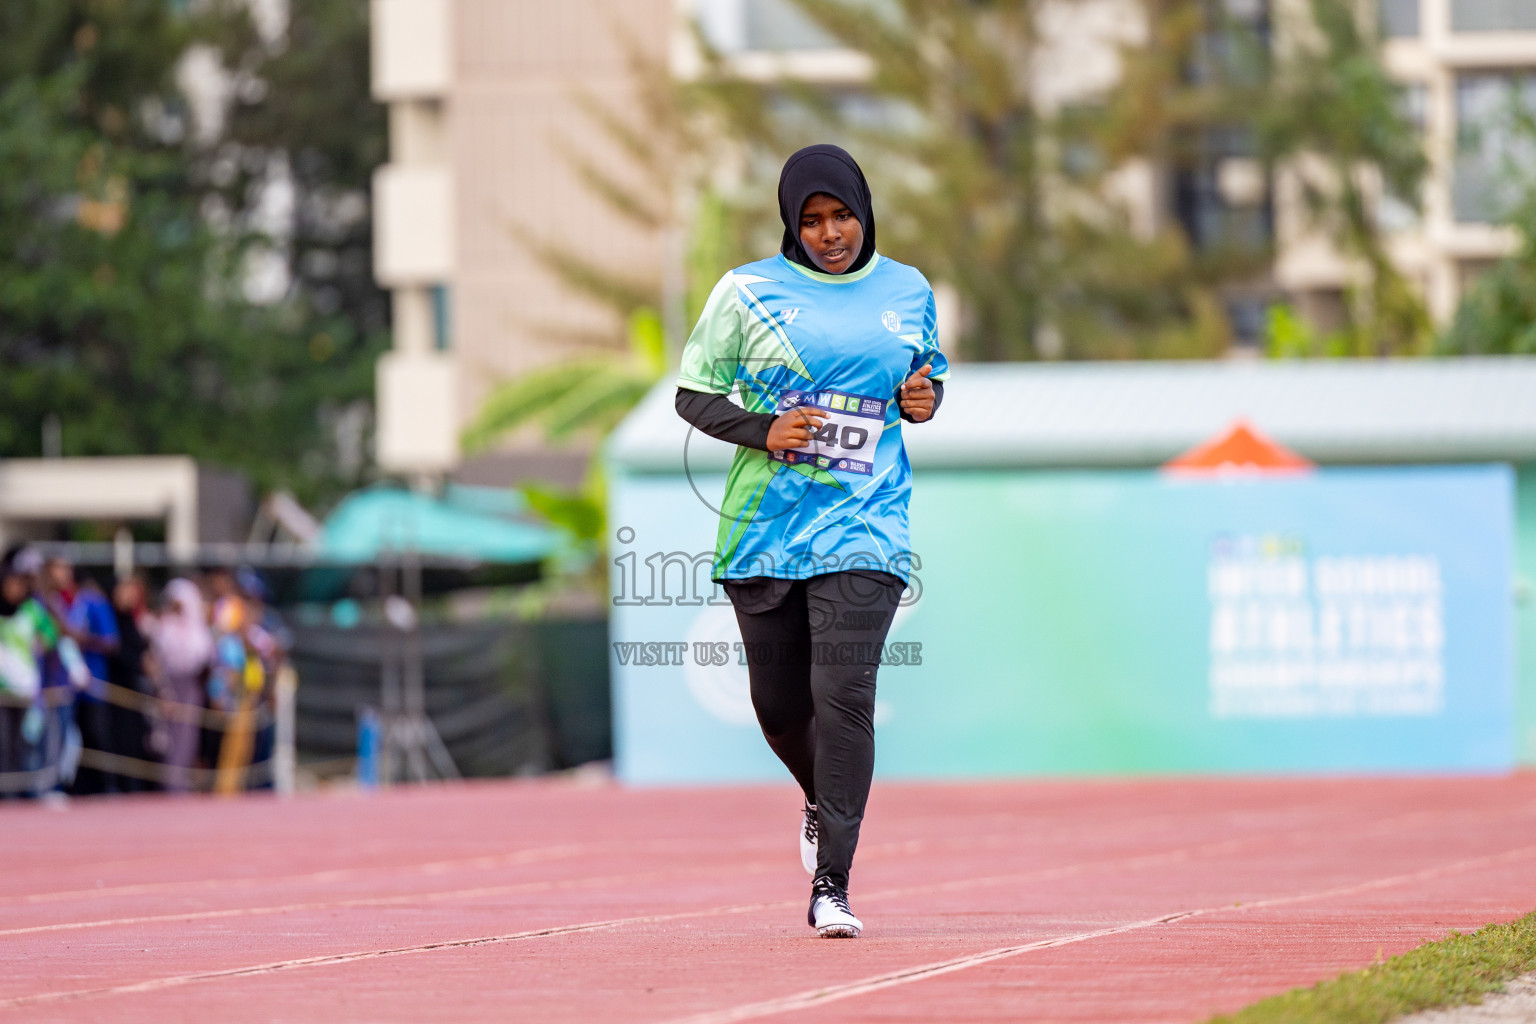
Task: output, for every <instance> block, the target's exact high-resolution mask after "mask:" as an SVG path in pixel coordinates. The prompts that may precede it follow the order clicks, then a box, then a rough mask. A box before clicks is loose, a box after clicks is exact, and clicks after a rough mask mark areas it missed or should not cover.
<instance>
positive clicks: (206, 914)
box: [0, 808, 1536, 938]
mask: <svg viewBox="0 0 1536 1024" xmlns="http://www.w3.org/2000/svg"><path fill="white" fill-rule="evenodd" d="M1533 810H1536V808H1533ZM1469 813H1470V814H1472V815H1475V816H1478V817H1485V816H1487V815H1483V814H1481V813H1480V812H1469ZM1426 817H1435V815H1433V814H1431V813H1430V812H1425V811H1408V812H1404V813H1402V814H1397V815H1389V816H1387V817H1384V818H1379V819H1377V820H1376V821H1374V822H1372V823H1371V824H1370V825H1369V826H1368V827H1367V828H1366V829H1364V830H1362V831H1361V832H1360V833H1358V836H1359V837H1361V838H1364V837H1366V836H1369V835H1372V834H1376V833H1380V832H1383V831H1391V830H1396V829H1398V828H1400V827H1402V826H1403V825H1404V824H1405V823H1407V822H1411V821H1415V820H1418V819H1422V818H1426ZM1440 817H1444V816H1443V815H1441V816H1440ZM1504 817H1505V818H1507V815H1505V816H1504ZM1312 835H1315V829H1314V830H1300V829H1293V830H1291V831H1290V832H1286V833H1281V834H1279V835H1275V834H1273V833H1260V834H1256V835H1250V836H1240V837H1234V838H1231V839H1223V840H1214V841H1211V842H1207V843H1196V844H1193V845H1183V846H1178V847H1173V848H1171V849H1166V850H1163V851H1160V852H1157V853H1150V854H1139V855H1136V856H1132V857H1129V858H1126V857H1108V858H1102V859H1099V860H1094V861H1086V862H1083V861H1079V862H1077V863H1074V864H1067V865H1059V866H1057V867H1050V868H1032V869H1030V870H1028V871H1024V872H1008V873H1006V874H1002V875H990V876H983V877H981V878H971V879H957V880H954V881H951V882H944V883H938V884H937V885H921V886H912V887H907V888H901V889H886V890H880V891H876V892H871V893H867V894H865V895H864V896H863V897H861V898H862V899H866V900H871V899H882V898H889V897H892V896H902V895H909V894H918V893H926V892H944V891H947V890H949V889H954V888H967V887H971V886H977V885H997V884H1004V883H1012V882H1026V881H1048V880H1052V879H1056V878H1067V877H1071V876H1073V875H1077V874H1082V873H1084V872H1087V871H1092V870H1097V869H1100V868H1112V867H1121V866H1130V867H1137V866H1141V865H1142V864H1143V863H1146V864H1157V863H1163V862H1164V861H1166V860H1168V859H1170V858H1171V859H1180V857H1179V855H1180V854H1183V855H1185V856H1190V855H1195V856H1204V855H1208V854H1212V853H1218V852H1222V851H1237V850H1241V849H1243V848H1244V847H1248V846H1254V845H1265V846H1269V845H1272V844H1273V843H1275V842H1277V841H1279V842H1290V843H1295V842H1299V841H1303V840H1304V839H1305V838H1306V837H1308V836H1312ZM1012 842H1013V840H1012V838H1010V837H1004V838H998V839H995V840H987V841H983V842H982V843H980V844H979V846H980V847H983V848H985V847H990V846H995V845H1010V844H1012ZM674 843H675V841H674V840H656V841H654V842H652V843H647V844H643V845H644V846H645V847H646V848H648V849H657V850H665V849H670V848H671V847H672V845H673V844H674ZM942 845H943V844H935V843H932V842H928V841H924V840H892V841H888V842H884V843H877V844H872V845H870V846H869V847H867V848H866V849H865V850H864V851H863V855H864V858H865V860H866V862H867V861H868V860H871V859H876V860H877V859H881V858H883V857H885V856H889V855H892V854H915V853H922V852H925V851H929V850H932V849H934V848H935V847H938V846H942ZM964 845H965V846H966V847H967V848H972V849H974V848H976V847H977V846H978V844H976V843H972V842H966V843H965V844H964ZM609 846H612V847H615V848H625V846H624V844H623V843H621V842H616V843H602V844H581V843H577V844H567V845H563V846H548V847H533V848H530V849H528V850H522V851H517V852H514V853H511V854H500V855H491V856H484V857H476V858H467V859H464V860H457V861H434V862H429V863H427V864H421V865H415V866H412V867H411V868H409V869H408V870H409V871H410V872H411V873H415V872H418V871H422V872H426V873H444V872H445V871H446V870H450V869H451V868H452V867H454V866H459V865H475V866H478V867H484V868H491V867H496V866H512V865H514V864H522V863H536V862H539V861H543V860H555V859H561V857H563V856H564V855H565V854H566V853H580V852H589V851H592V850H594V849H595V848H597V847H605V848H606V847H609ZM747 863H749V864H751V863H753V862H747ZM445 865H446V866H449V867H444V866H445ZM439 868H442V869H443V871H437V870H435V869H439ZM429 869H433V870H429ZM732 870H737V869H734V868H733V869H732ZM336 873H341V874H346V873H347V872H345V871H343V872H323V873H321V874H336ZM676 873H677V872H675V871H663V872H649V873H647V874H645V875H626V876H612V875H607V876H596V877H589V878H587V879H567V880H564V881H550V880H536V881H532V882H517V883H509V884H506V885H498V886H477V887H475V888H471V889H451V890H437V891H432V890H426V891H422V892H417V893H408V894H401V895H397V896H360V897H356V898H353V899H349V900H326V901H305V902H300V903H286V904H275V905H268V906H256V907H224V908H220V909H218V910H200V911H199V910H194V911H183V912H179V913H167V914H141V915H131V916H127V917H116V918H94V919H91V920H87V921H61V922H56V923H52V924H41V925H25V926H21V927H17V928H6V929H0V938H7V937H12V936H22V935H36V934H46V933H50V932H70V931H82V930H87V929H93V928H110V927H117V926H125V925H141V924H156V923H163V922H169V921H178V922H179V921H212V920H221V919H229V918H238V917H264V916H269V915H274V914H283V913H303V912H305V911H315V910H343V909H355V908H358V907H369V906H396V905H405V904H411V903H415V902H418V901H420V902H428V903H430V902H438V901H451V900H455V899H473V898H476V897H482V898H483V897H491V896H503V895H515V894H516V893H519V892H538V891H548V890H549V889H550V888H551V887H556V886H564V887H572V886H577V885H582V884H595V883H601V882H612V881H623V880H630V879H636V878H642V877H645V878H657V877H666V876H667V875H669V874H676ZM689 873H690V874H692V873H693V871H690V872H689ZM291 877H299V878H304V879H314V878H316V877H317V876H315V875H306V876H291ZM250 881H251V882H252V883H257V882H259V881H260V880H258V879H252V880H250ZM274 881H282V880H281V879H278V880H274ZM154 884H157V885H158V884H159V883H154ZM199 884H200V885H205V884H208V883H199Z"/></svg>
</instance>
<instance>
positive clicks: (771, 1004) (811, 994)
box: [665, 845, 1536, 1024]
mask: <svg viewBox="0 0 1536 1024" xmlns="http://www.w3.org/2000/svg"><path fill="white" fill-rule="evenodd" d="M1532 853H1536V845H1530V846H1520V847H1516V848H1514V849H1512V850H1506V851H1504V852H1503V853H1500V854H1490V855H1487V856H1483V857H1473V858H1469V859H1467V860H1461V861H1453V862H1451V863H1450V864H1443V865H1438V866H1436V867H1432V868H1425V869H1423V870H1420V871H1413V872H1408V873H1405V874H1401V875H1390V876H1387V877H1385V878H1376V879H1370V880H1367V881H1364V882H1357V883H1355V884H1353V885H1341V886H1334V887H1332V888H1328V889H1320V890H1318V891H1316V892H1308V893H1297V894H1294V895H1291V896H1277V897H1273V898H1271V899H1267V900H1255V901H1253V902H1251V903H1244V904H1243V905H1242V906H1238V907H1233V906H1226V905H1221V906H1212V907H1197V908H1195V909H1193V910H1183V911H1176V912H1174V913H1171V914H1164V915H1162V916H1160V917H1149V918H1145V919H1143V920H1140V921H1133V922H1130V923H1129V924H1123V925H1116V926H1112V927H1109V928H1100V929H1097V930H1095V931H1089V932H1078V933H1076V934H1074V935H1064V936H1059V937H1057V938H1054V939H1042V940H1040V941H1037V942H1028V943H1024V944H1022V945H1017V946H1002V947H999V948H997V949H989V950H985V951H983V952H981V953H972V954H970V955H969V956H961V957H954V958H952V959H949V960H940V961H937V962H935V963H929V964H919V965H917V966H915V967H906V968H902V969H900V970H896V971H888V972H886V973H884V974H876V975H871V976H870V977H868V978H861V979H860V980H858V981H853V982H849V983H847V984H845V985H833V986H830V987H822V988H817V989H809V990H807V991H804V992H797V993H794V994H793V995H788V996H780V997H778V998H775V999H765V1000H762V1001H759V1002H753V1003H744V1004H742V1005H740V1006H734V1007H730V1008H727V1009H724V1010H712V1011H708V1012H706V1013H699V1014H694V1015H692V1016H689V1017H678V1018H674V1019H672V1020H669V1021H667V1022H665V1024H736V1022H738V1021H744V1020H757V1019H760V1018H762V1017H771V1016H775V1015H778V1014H782V1013H793V1012H795V1011H797V1010H806V1009H811V1008H812V1007H817V1006H823V1005H825V1004H827V1003H833V1002H839V1001H841V1000H844V999H852V998H853V997H855V996H861V995H866V994H868V993H871V992H879V991H881V990H883V989H888V988H895V987H897V986H899V985H910V984H912V983H913V982H918V981H924V980H926V979H928V978H936V977H939V976H940V975H944V974H953V973H955V972H956V971H964V970H968V969H969V968H972V967H980V966H981V965H983V964H989V963H994V962H996V961H999V960H1007V959H1010V958H1012V957H1016V956H1022V955H1023V954H1025V953H1033V952H1036V951H1038V950H1042V949H1052V948H1055V947H1058V946H1066V945H1071V944H1073V943H1077V942H1087V941H1089V940H1091V939H1100V938H1105V937H1108V936H1111V935H1123V934H1125V933H1126V932H1133V931H1140V930H1142V929H1145V928H1154V927H1157V926H1158V925H1164V924H1173V923H1175V922H1178V921H1186V920H1189V919H1190V918H1194V917H1203V916H1206V915H1209V914H1218V913H1223V912H1231V913H1244V912H1247V911H1249V910H1252V909H1255V908H1264V907H1276V906H1284V905H1286V904H1291V903H1305V902H1308V901H1310V900H1319V899H1329V898H1331V897H1335V896H1346V895H1350V894H1352V893H1358V892H1368V891H1371V890H1374V889H1387V888H1391V887H1393V886H1396V885H1402V884H1403V883H1405V882H1416V881H1431V880H1433V879H1435V878H1440V877H1445V876H1446V875H1452V874H1459V873H1462V872H1465V871H1471V870H1476V869H1479V868H1487V867H1492V866H1493V865H1495V864H1499V863H1508V862H1512V861H1516V860H1519V859H1521V858H1522V857H1527V856H1530V855H1531V854H1532Z"/></svg>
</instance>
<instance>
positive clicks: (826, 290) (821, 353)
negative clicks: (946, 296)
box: [677, 253, 949, 580]
mask: <svg viewBox="0 0 1536 1024" xmlns="http://www.w3.org/2000/svg"><path fill="white" fill-rule="evenodd" d="M925 363H926V364H932V366H933V370H932V373H930V375H929V378H930V379H931V380H935V381H942V380H945V379H946V378H947V377H948V376H949V363H948V362H947V361H946V360H945V358H944V355H943V353H942V352H940V351H939V344H938V335H937V330H936V324H935V312H934V302H933V289H932V288H930V287H929V286H928V281H927V280H926V279H925V278H924V277H923V275H922V274H920V273H919V272H918V271H917V270H915V269H913V268H912V267H909V266H906V265H904V264H901V263H897V262H896V261H895V260H891V259H886V258H885V257H883V256H881V255H879V254H878V253H876V254H875V256H874V258H873V259H871V260H870V261H869V263H868V264H866V265H865V266H864V267H862V268H860V269H859V270H856V271H853V272H851V273H847V274H823V273H820V272H818V271H814V270H809V269H807V268H805V267H802V266H799V265H798V264H794V263H791V262H790V261H788V260H786V259H785V258H784V257H783V256H774V257H773V258H771V259H766V260H759V261H757V262H756V263H749V264H747V265H746V266H743V267H738V268H737V269H735V270H733V271H731V272H729V273H727V274H726V275H725V276H724V277H722V278H721V279H720V282H719V283H718V284H717V285H715V288H714V290H713V291H712V292H711V293H710V296H709V301H708V302H707V303H705V306H704V312H703V314H702V315H701V316H700V317H699V322H698V324H697V325H696V326H695V327H694V329H693V334H692V335H690V336H689V338H688V345H687V347H686V348H685V349H684V351H683V361H682V369H681V372H680V374H679V375H678V380H677V383H678V386H679V387H682V388H687V389H688V390H691V391H703V392H712V393H714V394H721V395H724V394H729V393H731V392H732V391H733V390H734V391H737V392H738V393H739V394H740V396H741V401H742V404H743V406H745V407H746V408H747V409H749V410H751V411H753V412H766V413H781V412H784V411H786V410H788V409H790V408H793V407H795V406H800V405H814V406H817V407H819V408H821V409H823V410H825V411H826V412H828V413H829V418H828V419H826V420H824V421H823V424H824V425H823V426H822V428H821V430H820V431H819V432H818V434H817V437H816V439H815V440H814V441H813V442H812V443H811V444H810V445H809V446H808V447H806V448H805V449H798V450H794V451H788V452H775V453H768V452H763V451H758V450H755V449H751V448H738V449H737V451H736V458H735V461H733V462H732V464H731V469H730V474H729V476H728V477H727V478H726V485H725V500H724V503H723V504H722V505H721V516H720V529H719V533H718V536H717V538H716V544H715V561H714V566H713V569H712V572H711V575H712V576H713V578H715V579H717V580H719V579H745V578H748V577H751V576H774V577H778V578H781V579H805V578H807V577H810V576H816V575H820V574H822V573H827V572H835V571H838V570H841V569H853V568H869V569H880V570H882V571H885V572H890V573H893V574H895V575H897V576H900V577H901V578H903V579H906V578H907V576H908V574H909V571H910V569H911V544H910V538H909V531H908V526H907V502H908V498H909V497H910V495H911V491H912V468H911V466H910V465H909V464H908V462H907V453H906V449H905V448H904V447H903V446H902V442H901V426H902V420H901V415H900V408H899V407H898V405H897V396H898V389H899V388H900V386H901V383H902V381H904V380H906V379H907V377H909V376H910V375H911V374H912V373H913V372H915V371H916V370H918V369H919V368H921V367H922V366H923V365H924V364H925Z"/></svg>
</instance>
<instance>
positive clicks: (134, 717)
mask: <svg viewBox="0 0 1536 1024" xmlns="http://www.w3.org/2000/svg"><path fill="white" fill-rule="evenodd" d="M112 609H113V612H114V614H115V616H116V618H117V635H118V648H117V654H116V655H115V656H114V657H113V658H112V659H111V661H110V664H109V665H108V680H109V681H110V682H111V683H112V684H113V685H115V686H118V687H121V688H122V689H123V690H132V691H134V692H136V693H140V694H145V695H148V694H152V693H153V692H154V686H153V684H152V683H151V682H150V676H151V674H152V673H153V667H152V666H151V665H150V664H148V662H149V661H150V660H151V659H150V658H149V639H148V637H149V634H150V633H151V632H153V629H154V622H153V617H152V616H151V615H150V611H149V600H148V594H147V591H146V590H145V587H144V581H143V579H141V578H140V577H138V576H129V577H126V578H124V579H121V580H118V582H117V586H116V587H114V588H113V590H112ZM109 707H110V720H111V735H112V741H111V742H112V751H113V753H116V754H120V755H122V756H123V757H127V758H132V759H134V760H136V761H142V762H148V761H151V760H155V759H156V758H155V757H154V756H153V752H152V751H151V749H150V745H149V722H148V721H147V720H146V719H145V717H144V714H143V712H142V711H140V710H138V709H137V708H131V707H127V706H126V705H123V704H118V703H112V704H111V705H109ZM118 785H119V787H120V788H121V789H122V790H123V791H124V792H134V791H138V790H146V789H153V788H155V787H154V784H153V783H152V782H150V781H149V780H148V779H146V778H142V777H138V776H127V775H124V776H121V777H120V778H119V781H118Z"/></svg>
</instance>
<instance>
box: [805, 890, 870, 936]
mask: <svg viewBox="0 0 1536 1024" xmlns="http://www.w3.org/2000/svg"><path fill="white" fill-rule="evenodd" d="M806 921H807V923H809V924H810V926H811V927H812V928H815V929H816V934H818V935H820V936H821V937H822V938H824V939H856V938H858V937H859V933H860V932H862V931H863V930H864V922H863V921H860V920H859V919H858V918H856V917H854V916H853V911H852V910H850V909H848V893H847V891H845V890H844V889H843V888H842V887H841V886H838V885H835V884H833V882H832V880H831V879H830V878H818V879H816V881H815V882H812V883H811V909H810V911H809V912H808V913H807V914H806Z"/></svg>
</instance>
